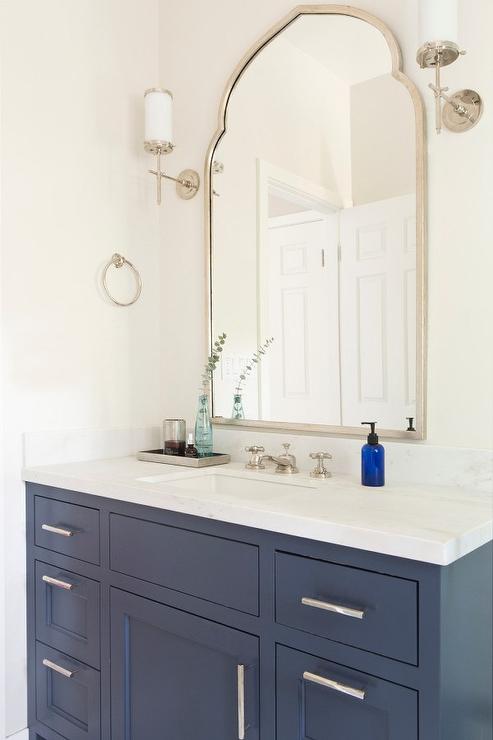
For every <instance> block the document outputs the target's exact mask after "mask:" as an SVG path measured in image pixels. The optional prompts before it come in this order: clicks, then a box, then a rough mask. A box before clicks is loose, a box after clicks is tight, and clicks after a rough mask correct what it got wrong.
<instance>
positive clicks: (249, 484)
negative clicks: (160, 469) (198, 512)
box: [140, 473, 314, 500]
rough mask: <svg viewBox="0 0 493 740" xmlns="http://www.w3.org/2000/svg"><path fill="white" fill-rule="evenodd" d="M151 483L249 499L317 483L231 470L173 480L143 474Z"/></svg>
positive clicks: (215, 496)
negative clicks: (285, 479) (236, 472)
mask: <svg viewBox="0 0 493 740" xmlns="http://www.w3.org/2000/svg"><path fill="white" fill-rule="evenodd" d="M140 480H142V481H144V482H147V483H154V484H155V485H156V484H162V485H165V486H166V490H169V491H170V492H172V491H176V492H178V491H182V492H183V493H186V492H189V493H203V494H204V495H206V496H207V497H208V498H210V497H211V495H212V496H213V497H214V498H218V497H219V498H231V497H236V496H237V497H240V498H245V499H249V500H257V499H258V500H265V499H268V498H282V497H283V496H286V495H289V494H290V493H293V489H296V490H297V491H298V492H299V489H300V488H303V489H305V490H306V491H307V492H308V491H313V488H314V486H313V485H310V483H309V482H307V481H304V482H300V483H298V482H296V481H291V480H290V481H289V483H288V482H286V481H283V480H279V481H277V480H272V481H271V480H263V479H259V478H254V477H253V476H245V477H241V476H239V475H228V474H227V473H201V474H199V475H187V476H186V477H184V478H180V479H179V480H178V479H176V478H175V479H173V480H170V476H166V475H163V476H151V477H149V478H141V479H140Z"/></svg>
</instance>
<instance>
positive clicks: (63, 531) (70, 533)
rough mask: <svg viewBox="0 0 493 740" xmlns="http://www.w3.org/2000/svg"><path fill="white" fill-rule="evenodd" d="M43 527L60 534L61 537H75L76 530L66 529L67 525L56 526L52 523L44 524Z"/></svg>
mask: <svg viewBox="0 0 493 740" xmlns="http://www.w3.org/2000/svg"><path fill="white" fill-rule="evenodd" d="M41 529H44V531H45V532H50V533H51V534H59V535H60V536H61V537H73V536H74V534H75V532H74V531H73V530H72V529H65V527H54V526H52V525H51V524H42V525H41Z"/></svg>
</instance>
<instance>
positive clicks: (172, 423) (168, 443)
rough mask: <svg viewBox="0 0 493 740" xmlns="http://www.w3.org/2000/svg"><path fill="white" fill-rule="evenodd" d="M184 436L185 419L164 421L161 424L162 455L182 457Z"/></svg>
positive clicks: (185, 432) (184, 444) (185, 429)
mask: <svg viewBox="0 0 493 740" xmlns="http://www.w3.org/2000/svg"><path fill="white" fill-rule="evenodd" d="M186 435H187V424H186V421H185V419H165V420H164V422H163V439H164V454H165V455H184V454H185V447H186Z"/></svg>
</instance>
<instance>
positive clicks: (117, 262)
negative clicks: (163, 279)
mask: <svg viewBox="0 0 493 740" xmlns="http://www.w3.org/2000/svg"><path fill="white" fill-rule="evenodd" d="M123 265H128V266H129V267H130V269H131V270H132V272H133V273H134V276H135V282H136V285H137V291H136V293H135V296H134V297H133V298H132V300H131V301H128V303H122V302H121V301H117V300H116V298H113V296H112V295H111V293H110V291H109V288H108V284H107V282H106V277H107V274H108V270H109V268H110V267H111V266H113V267H116V269H117V270H119V269H120V267H123ZM103 288H104V290H105V293H106V295H107V296H108V298H109V299H110V301H113V303H115V304H116V305H117V306H131V305H132V304H134V303H135V302H136V301H138V300H139V298H140V294H141V292H142V278H141V277H140V273H139V271H138V270H137V268H136V267H134V265H132V263H131V262H129V261H128V260H127V259H125V257H124V256H123V255H122V254H118V253H117V252H115V254H114V255H113V256H112V258H111V260H110V261H109V262H108V264H107V265H106V266H105V268H104V270H103Z"/></svg>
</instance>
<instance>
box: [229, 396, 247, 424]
mask: <svg viewBox="0 0 493 740" xmlns="http://www.w3.org/2000/svg"><path fill="white" fill-rule="evenodd" d="M231 418H232V419H244V418H245V412H244V410H243V401H242V398H241V394H240V393H235V394H234V396H233V410H232V412H231Z"/></svg>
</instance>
